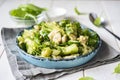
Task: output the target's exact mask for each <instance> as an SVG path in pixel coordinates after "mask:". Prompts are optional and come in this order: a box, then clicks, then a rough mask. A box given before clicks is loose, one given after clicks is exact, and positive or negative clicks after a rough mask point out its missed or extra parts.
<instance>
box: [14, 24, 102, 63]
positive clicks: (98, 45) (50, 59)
mask: <svg viewBox="0 0 120 80" xmlns="http://www.w3.org/2000/svg"><path fill="white" fill-rule="evenodd" d="M81 26H82V27H83V28H86V27H84V26H83V25H81ZM32 28H33V26H31V27H28V28H25V29H28V30H30V29H32ZM88 29H89V30H90V31H92V32H95V31H94V30H92V29H90V28H88ZM23 31H24V30H22V31H20V32H19V33H18V34H17V36H16V47H17V49H18V51H20V52H22V54H24V55H25V56H29V57H31V58H34V59H37V60H42V61H44V60H48V61H69V60H75V59H79V58H83V57H87V56H89V55H91V54H93V53H94V54H96V53H97V52H98V50H99V48H100V47H101V44H102V40H101V39H100V36H99V35H98V34H97V36H98V38H99V39H98V43H97V46H96V47H95V49H94V50H92V51H91V52H89V53H88V54H85V55H80V56H77V57H75V58H70V59H52V58H43V57H37V56H33V55H31V54H28V53H27V52H25V51H24V50H22V49H21V48H20V47H19V46H18V40H17V37H18V36H20V35H21V34H22V33H23ZM95 33H96V32H95ZM96 51H97V52H96Z"/></svg>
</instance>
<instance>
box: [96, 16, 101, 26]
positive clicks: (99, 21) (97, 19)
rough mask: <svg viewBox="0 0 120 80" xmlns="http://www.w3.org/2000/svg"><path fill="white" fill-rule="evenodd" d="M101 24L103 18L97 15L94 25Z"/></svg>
mask: <svg viewBox="0 0 120 80" xmlns="http://www.w3.org/2000/svg"><path fill="white" fill-rule="evenodd" d="M100 24H101V18H100V17H97V18H96V19H95V21H94V25H96V26H98V27H99V26H100Z"/></svg>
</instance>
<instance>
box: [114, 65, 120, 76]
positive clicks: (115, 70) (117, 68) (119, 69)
mask: <svg viewBox="0 0 120 80" xmlns="http://www.w3.org/2000/svg"><path fill="white" fill-rule="evenodd" d="M114 73H117V74H120V63H119V64H118V65H117V66H116V67H115V69H114Z"/></svg>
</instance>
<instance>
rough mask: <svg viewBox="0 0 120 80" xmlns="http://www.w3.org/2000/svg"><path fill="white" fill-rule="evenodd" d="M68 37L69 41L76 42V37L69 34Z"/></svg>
mask: <svg viewBox="0 0 120 80" xmlns="http://www.w3.org/2000/svg"><path fill="white" fill-rule="evenodd" d="M68 36H69V38H70V40H76V36H75V35H74V34H70V35H68Z"/></svg>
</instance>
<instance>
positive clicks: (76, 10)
mask: <svg viewBox="0 0 120 80" xmlns="http://www.w3.org/2000/svg"><path fill="white" fill-rule="evenodd" d="M74 11H75V13H76V14H77V15H85V14H86V13H81V12H80V11H79V10H78V9H77V7H75V8H74Z"/></svg>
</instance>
